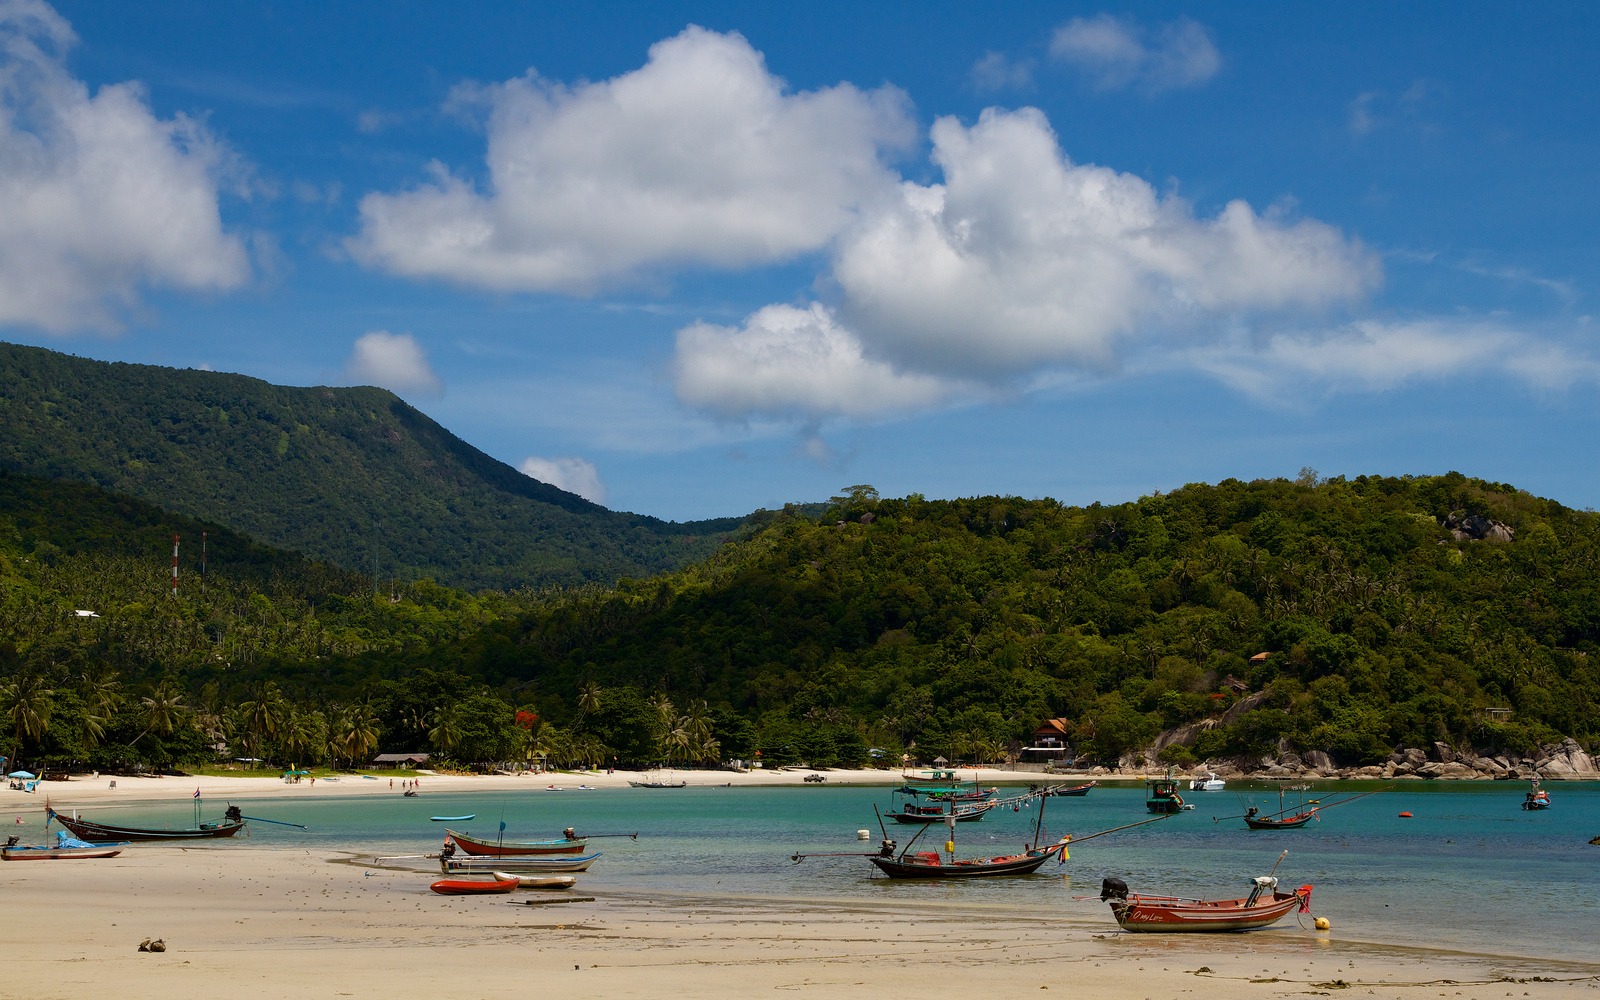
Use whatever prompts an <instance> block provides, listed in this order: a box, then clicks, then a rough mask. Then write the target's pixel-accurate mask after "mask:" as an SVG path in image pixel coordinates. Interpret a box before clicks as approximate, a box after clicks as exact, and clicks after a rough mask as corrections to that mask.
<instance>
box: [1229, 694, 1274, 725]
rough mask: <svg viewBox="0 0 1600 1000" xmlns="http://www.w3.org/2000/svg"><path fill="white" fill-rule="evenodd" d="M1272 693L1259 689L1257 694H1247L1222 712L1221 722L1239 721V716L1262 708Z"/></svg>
mask: <svg viewBox="0 0 1600 1000" xmlns="http://www.w3.org/2000/svg"><path fill="white" fill-rule="evenodd" d="M1271 694H1272V692H1271V691H1257V692H1256V693H1255V694H1252V695H1246V696H1245V697H1243V698H1240V699H1239V700H1238V701H1236V702H1234V703H1233V704H1232V705H1229V706H1228V710H1227V711H1226V712H1223V713H1222V720H1221V724H1222V725H1224V726H1226V725H1231V724H1232V723H1235V722H1238V721H1239V716H1241V715H1243V714H1244V713H1246V712H1249V711H1251V710H1253V709H1257V708H1260V707H1261V706H1262V705H1263V704H1264V703H1265V702H1266V700H1267V698H1268V697H1269V696H1270V695H1271Z"/></svg>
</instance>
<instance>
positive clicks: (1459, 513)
mask: <svg viewBox="0 0 1600 1000" xmlns="http://www.w3.org/2000/svg"><path fill="white" fill-rule="evenodd" d="M1444 526H1445V528H1446V529H1448V530H1449V532H1450V534H1452V535H1454V536H1455V539H1456V541H1458V542H1465V541H1468V540H1471V541H1487V542H1509V541H1511V539H1512V537H1513V536H1514V535H1516V533H1517V530H1516V529H1515V528H1513V527H1511V526H1510V525H1508V524H1505V523H1504V522H1501V521H1492V520H1490V519H1489V518H1487V517H1484V516H1483V515H1482V514H1468V513H1467V512H1466V511H1464V510H1454V511H1451V512H1450V516H1449V517H1447V518H1445V519H1444Z"/></svg>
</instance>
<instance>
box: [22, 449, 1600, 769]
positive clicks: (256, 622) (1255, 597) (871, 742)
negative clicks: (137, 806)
mask: <svg viewBox="0 0 1600 1000" xmlns="http://www.w3.org/2000/svg"><path fill="white" fill-rule="evenodd" d="M806 513H807V512H806V511H802V510H801V509H799V508H793V507H791V508H789V509H786V510H785V511H783V512H779V513H776V514H770V515H764V516H763V518H761V519H758V522H759V523H757V524H754V525H752V528H753V529H754V530H755V533H754V534H752V535H751V536H750V537H748V538H746V539H744V540H742V541H739V542H736V543H734V544H732V545H728V546H724V547H723V548H721V549H719V550H718V551H717V552H716V553H715V554H714V555H713V556H712V557H711V558H709V559H707V560H704V561H702V562H700V563H696V564H693V565H690V566H687V567H685V568H683V569H681V570H677V571H674V572H672V573H669V574H664V575H658V576H655V577H649V578H625V579H622V580H620V581H619V582H618V583H617V584H616V586H614V587H602V586H598V585H587V586H583V587H579V588H571V589H559V588H551V589H546V590H541V591H532V590H523V591H517V592H513V593H508V594H502V593H494V592H484V593H479V594H476V595H471V594H467V593H465V592H462V591H460V590H454V589H450V588H446V587H441V586H437V585H434V584H430V583H425V582H413V583H409V584H405V583H400V584H392V585H391V584H385V585H383V586H382V588H381V589H380V592H379V593H377V594H374V593H373V591H372V587H371V584H370V581H368V580H367V579H366V578H365V577H364V576H362V575H359V574H349V573H346V572H344V571H340V570H337V569H334V568H333V567H330V566H327V565H325V564H319V563H314V562H311V561H309V560H306V559H304V558H303V557H300V556H298V555H295V554H292V553H284V552H277V551H273V550H269V549H266V548H264V547H261V546H255V545H252V544H251V543H249V542H248V541H247V540H246V539H244V538H241V537H239V536H236V535H232V534H231V533H228V532H227V531H226V530H225V529H221V528H217V527H214V526H213V527H209V528H208V527H207V526H206V525H203V524H201V523H199V522H196V521H192V520H189V519H186V518H183V517H181V516H178V515H171V514H167V513H165V512H163V511H160V510H157V509H155V508H151V507H149V506H147V505H144V504H142V503H140V502H138V501H134V500H132V499H129V498H126V497H118V496H113V495H108V494H105V493H103V492H102V491H98V490H95V489H93V488H90V487H87V486H84V485H80V484H73V483H66V482H59V481H58V482H51V481H45V480H39V479H33V478H29V477H22V476H17V475H10V476H0V635H4V636H5V637H7V639H8V640H9V641H8V642H7V643H3V644H0V721H3V722H4V732H3V733H0V753H11V754H13V755H17V754H20V755H21V756H22V757H24V758H26V759H35V758H36V757H43V758H46V759H54V760H58V761H63V760H79V761H83V760H91V761H96V762H98V766H105V767H110V766H113V765H114V764H116V763H117V762H128V761H133V760H146V761H149V762H152V763H166V762H171V761H184V760H194V759H205V758H207V757H209V756H211V751H210V750H208V749H207V748H208V747H210V746H213V745H223V744H225V745H227V747H228V748H229V749H228V753H230V754H235V755H250V756H266V757H269V758H271V759H273V760H278V761H302V762H304V761H310V760H317V759H321V760H332V759H339V760H349V759H352V758H354V759H360V758H361V756H362V754H363V753H365V752H368V751H370V750H371V749H373V748H375V747H382V748H383V749H388V750H413V749H426V750H430V751H431V752H434V753H436V754H441V755H444V756H446V757H453V758H455V759H460V760H469V761H470V760H485V759H516V758H520V757H523V756H525V755H527V754H531V753H538V752H549V753H552V754H554V755H556V757H557V758H558V759H563V760H573V761H575V760H590V761H594V760H600V759H606V758H609V757H611V756H616V757H619V758H621V759H622V760H625V761H649V760H659V759H661V758H663V757H669V756H670V757H673V758H676V759H679V760H682V759H686V758H687V759H716V758H718V757H723V758H726V757H745V756H749V755H751V754H753V753H755V752H756V751H757V750H759V751H761V753H762V755H763V756H764V757H765V758H767V759H768V760H771V761H773V762H774V763H784V762H793V761H798V760H807V761H810V762H811V763H815V764H826V763H832V762H848V761H861V760H865V759H868V758H869V756H870V751H871V749H872V748H879V749H886V750H887V751H888V752H889V753H890V754H895V753H898V752H899V750H900V748H904V747H907V746H910V745H911V744H913V743H915V745H916V748H917V750H916V752H917V753H918V754H919V755H921V756H922V757H924V758H925V759H926V758H931V757H932V756H934V755H936V754H943V755H944V756H946V757H951V758H959V759H965V760H970V759H973V758H974V757H993V756H995V755H998V754H1001V753H1002V752H1003V749H1004V748H1005V747H1007V746H1008V745H1011V746H1015V745H1017V744H1019V743H1020V742H1021V741H1023V740H1024V739H1026V738H1027V736H1028V734H1029V733H1030V732H1031V731H1032V730H1033V728H1034V726H1036V725H1037V724H1038V723H1039V722H1040V721H1041V720H1043V719H1047V718H1058V717H1065V718H1066V719H1067V720H1068V722H1069V726H1070V729H1071V731H1072V737H1073V740H1074V742H1075V743H1076V744H1077V747H1078V749H1079V750H1080V752H1082V753H1084V754H1087V755H1092V756H1100V757H1105V758H1115V757H1117V756H1118V755H1120V754H1123V753H1126V752H1128V751H1130V750H1137V749H1139V748H1140V747H1144V746H1147V745H1148V741H1149V740H1150V739H1151V738H1152V737H1153V736H1154V735H1155V734H1156V733H1157V732H1159V731H1160V730H1162V729H1165V728H1171V727H1176V726H1181V725H1184V724H1186V723H1189V722H1193V721H1195V720H1198V719H1201V718H1204V717H1208V716H1215V715H1216V714H1217V713H1218V712H1220V710H1222V709H1223V708H1226V707H1227V706H1229V705H1232V704H1236V703H1237V701H1238V698H1239V695H1238V693H1237V692H1235V691H1233V690H1232V689H1231V688H1230V687H1228V686H1227V685H1226V684H1225V683H1224V682H1225V681H1226V680H1227V678H1229V676H1230V675H1231V676H1232V677H1234V678H1237V679H1238V680H1240V681H1242V682H1243V683H1244V685H1245V686H1246V687H1247V689H1248V690H1249V691H1250V692H1251V694H1252V697H1253V699H1254V700H1253V701H1252V702H1251V705H1252V706H1253V708H1251V710H1249V711H1243V713H1242V714H1240V715H1238V717H1237V718H1235V719H1232V720H1231V721H1230V723H1229V724H1227V725H1223V726H1218V727H1216V728H1213V729H1211V730H1209V731H1207V732H1205V733H1202V734H1200V736H1199V737H1198V738H1197V739H1196V740H1195V741H1194V746H1193V747H1192V749H1189V750H1183V751H1178V752H1177V754H1178V759H1179V761H1180V762H1182V758H1183V754H1193V755H1195V756H1197V757H1199V758H1205V757H1221V756H1231V755H1235V754H1242V753H1259V752H1265V751H1268V750H1272V749H1276V748H1278V747H1280V746H1288V747H1291V748H1293V749H1295V750H1297V751H1300V752H1302V753H1303V752H1306V751H1310V750H1320V751H1325V752H1327V753H1329V754H1330V755H1332V756H1333V758H1334V759H1335V760H1336V761H1337V762H1338V763H1339V764H1341V765H1359V764H1366V763H1372V762H1376V761H1378V760H1381V759H1383V758H1384V757H1385V756H1387V755H1388V754H1389V753H1390V752H1391V751H1392V750H1393V749H1394V748H1395V747H1397V746H1423V747H1426V746H1428V745H1429V744H1430V743H1431V741H1434V740H1444V741H1447V742H1450V743H1452V744H1455V745H1457V746H1458V747H1459V746H1461V745H1463V744H1468V745H1471V746H1473V747H1474V748H1476V749H1477V750H1479V751H1498V750H1510V751H1517V752H1521V751H1525V750H1528V749H1530V748H1531V747H1532V746H1534V745H1535V744H1538V743H1546V742H1549V741H1551V740H1553V739H1556V738H1558V737H1559V736H1560V735H1569V736H1573V737H1575V738H1577V739H1578V740H1580V741H1593V740H1595V739H1596V738H1600V667H1597V665H1596V657H1597V654H1600V516H1597V515H1595V514H1593V513H1590V512H1584V511H1575V510H1571V509H1569V508H1566V507H1564V506H1562V505H1561V504H1559V503H1557V502H1555V501H1551V500H1545V499H1541V498H1538V497H1534V496H1531V495H1529V494H1527V493H1525V492H1521V491H1518V490H1515V489H1513V488H1512V487H1510V486H1506V485H1504V484H1498V483H1489V482H1484V481H1481V480H1475V479H1468V478H1466V477H1464V476H1461V475H1459V474H1456V473H1451V474H1449V475H1446V476H1426V477H1402V478H1377V477H1365V476H1363V477H1359V478H1357V479H1355V480H1351V481H1345V480H1343V479H1340V480H1335V481H1323V482H1316V481H1314V480H1313V479H1311V478H1310V477H1306V478H1304V479H1303V480H1302V481H1299V482H1290V481H1288V480H1282V479H1278V480H1262V481H1257V482H1252V483H1243V482H1239V481H1237V480H1228V481H1225V482H1222V483H1219V484H1217V485H1215V486H1208V485H1203V484H1198V485H1191V486H1187V487H1184V488H1183V489H1182V490H1178V491H1175V492H1173V493H1170V494H1167V495H1154V496H1149V497H1142V498H1140V499H1139V500H1137V501H1133V502H1129V503H1124V504H1119V505H1116V506H1102V505H1099V504H1096V505H1092V506H1090V507H1066V506H1062V505H1060V504H1058V503H1056V502H1054V501H1051V500H1032V501H1029V500H1021V499H1018V498H1015V497H982V498H969V499H962V500H954V501H929V500H925V499H923V498H921V497H917V496H912V497H909V498H905V499H881V498H878V497H877V496H876V495H875V494H874V493H873V492H872V491H871V490H870V489H869V488H864V487H863V488H855V489H853V490H852V491H851V495H849V496H846V497H841V498H838V503H836V504H835V505H834V506H833V507H832V508H830V509H829V510H828V511H827V512H826V515H825V516H823V517H821V518H813V517H808V516H806ZM200 530H211V531H213V532H214V534H213V535H212V536H211V537H212V541H211V545H212V552H213V555H212V560H211V579H210V582H209V584H208V586H207V588H206V589H205V590H203V591H202V590H200V589H199V588H198V587H197V586H195V583H196V581H195V580H194V572H195V570H196V569H197V566H196V564H195V557H196V556H197V555H198V553H197V552H196V551H195V547H194V545H193V539H194V538H195V536H196V534H197V532H198V531H200ZM174 532H177V533H180V534H182V535H183V536H184V538H185V548H184V550H183V551H184V556H183V559H184V563H183V566H182V570H181V571H182V574H183V575H182V577H181V579H182V581H184V584H183V586H182V587H181V589H180V595H179V597H178V599H176V600H174V599H173V598H172V597H171V596H170V590H169V588H170V579H169V576H168V574H169V573H170V538H171V535H172V534H173V533H174ZM78 608H82V609H87V610H95V611H96V612H98V613H99V614H100V617H99V618H94V619H83V618H78V617H76V616H75V615H74V614H73V610H74V609H78ZM1262 652H1266V653H1269V654H1270V655H1269V656H1267V657H1266V658H1265V659H1264V660H1262V661H1261V662H1257V663H1254V664H1252V663H1251V662H1250V658H1251V657H1253V656H1254V655H1255V654H1258V653H1262ZM41 691H43V692H49V694H48V697H46V696H43V695H39V692H41ZM29 692H33V694H32V695H30V694H29ZM96 692H99V694H97V693H96ZM108 692H109V694H108ZM102 696H104V697H102ZM96 698H101V699H102V700H101V701H100V702H96V700H95V699H96ZM96 704H99V706H100V707H99V708H98V709H97V708H95V705H96ZM29 705H32V706H33V707H34V710H35V715H37V714H38V711H41V710H42V711H43V718H44V719H45V721H46V722H47V725H46V726H45V728H39V726H37V725H34V724H32V723H28V722H27V720H28V719H29V718H30V716H29V715H28V712H27V711H24V709H25V708H26V707H27V706H29ZM163 705H166V706H169V707H172V710H171V711H170V712H166V714H163V711H164V710H163V709H162V706H163ZM19 706H22V707H20V708H19ZM173 706H176V707H173ZM1243 707H1248V706H1242V707H1241V710H1242V709H1243ZM1490 707H1494V708H1509V709H1511V710H1512V715H1511V717H1510V718H1509V720H1506V719H1497V718H1492V717H1489V716H1488V715H1487V714H1486V713H1484V712H1483V711H1482V710H1483V709H1486V708H1490ZM97 713H98V714H97ZM163 719H165V720H167V722H169V723H171V725H170V726H169V727H168V731H167V732H166V733H165V734H163V733H162V731H161V730H160V729H159V728H158V729H157V730H156V731H154V732H150V731H149V730H150V727H151V726H152V725H156V724H158V723H159V722H160V721H161V720H163ZM95 720H100V721H98V722H97V721H95ZM97 726H98V727H99V728H100V729H101V730H103V731H104V732H103V735H101V736H96V735H95V734H94V730H95V727H97Z"/></svg>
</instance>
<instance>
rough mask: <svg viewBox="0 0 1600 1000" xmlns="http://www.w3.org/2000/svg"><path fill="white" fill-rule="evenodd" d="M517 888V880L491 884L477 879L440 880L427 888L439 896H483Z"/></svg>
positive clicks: (497, 880)
mask: <svg viewBox="0 0 1600 1000" xmlns="http://www.w3.org/2000/svg"><path fill="white" fill-rule="evenodd" d="M516 887H517V880H516V879H514V878H509V879H496V880H495V881H493V882H484V881H482V880H477V879H472V880H469V879H464V878H442V879H440V880H439V881H437V882H435V883H433V884H432V885H430V886H428V888H430V889H432V890H433V891H434V892H437V893H438V894H439V895H441V896H484V895H488V894H489V893H493V892H511V891H512V890H513V889H515V888H516Z"/></svg>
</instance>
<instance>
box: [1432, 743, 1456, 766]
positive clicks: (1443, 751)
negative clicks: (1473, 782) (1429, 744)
mask: <svg viewBox="0 0 1600 1000" xmlns="http://www.w3.org/2000/svg"><path fill="white" fill-rule="evenodd" d="M1433 753H1434V758H1435V759H1436V760H1438V761H1439V763H1441V764H1449V763H1451V762H1452V761H1454V760H1455V759H1456V752H1455V749H1454V748H1452V747H1451V746H1450V744H1448V743H1435V744H1434V745H1433Z"/></svg>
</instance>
